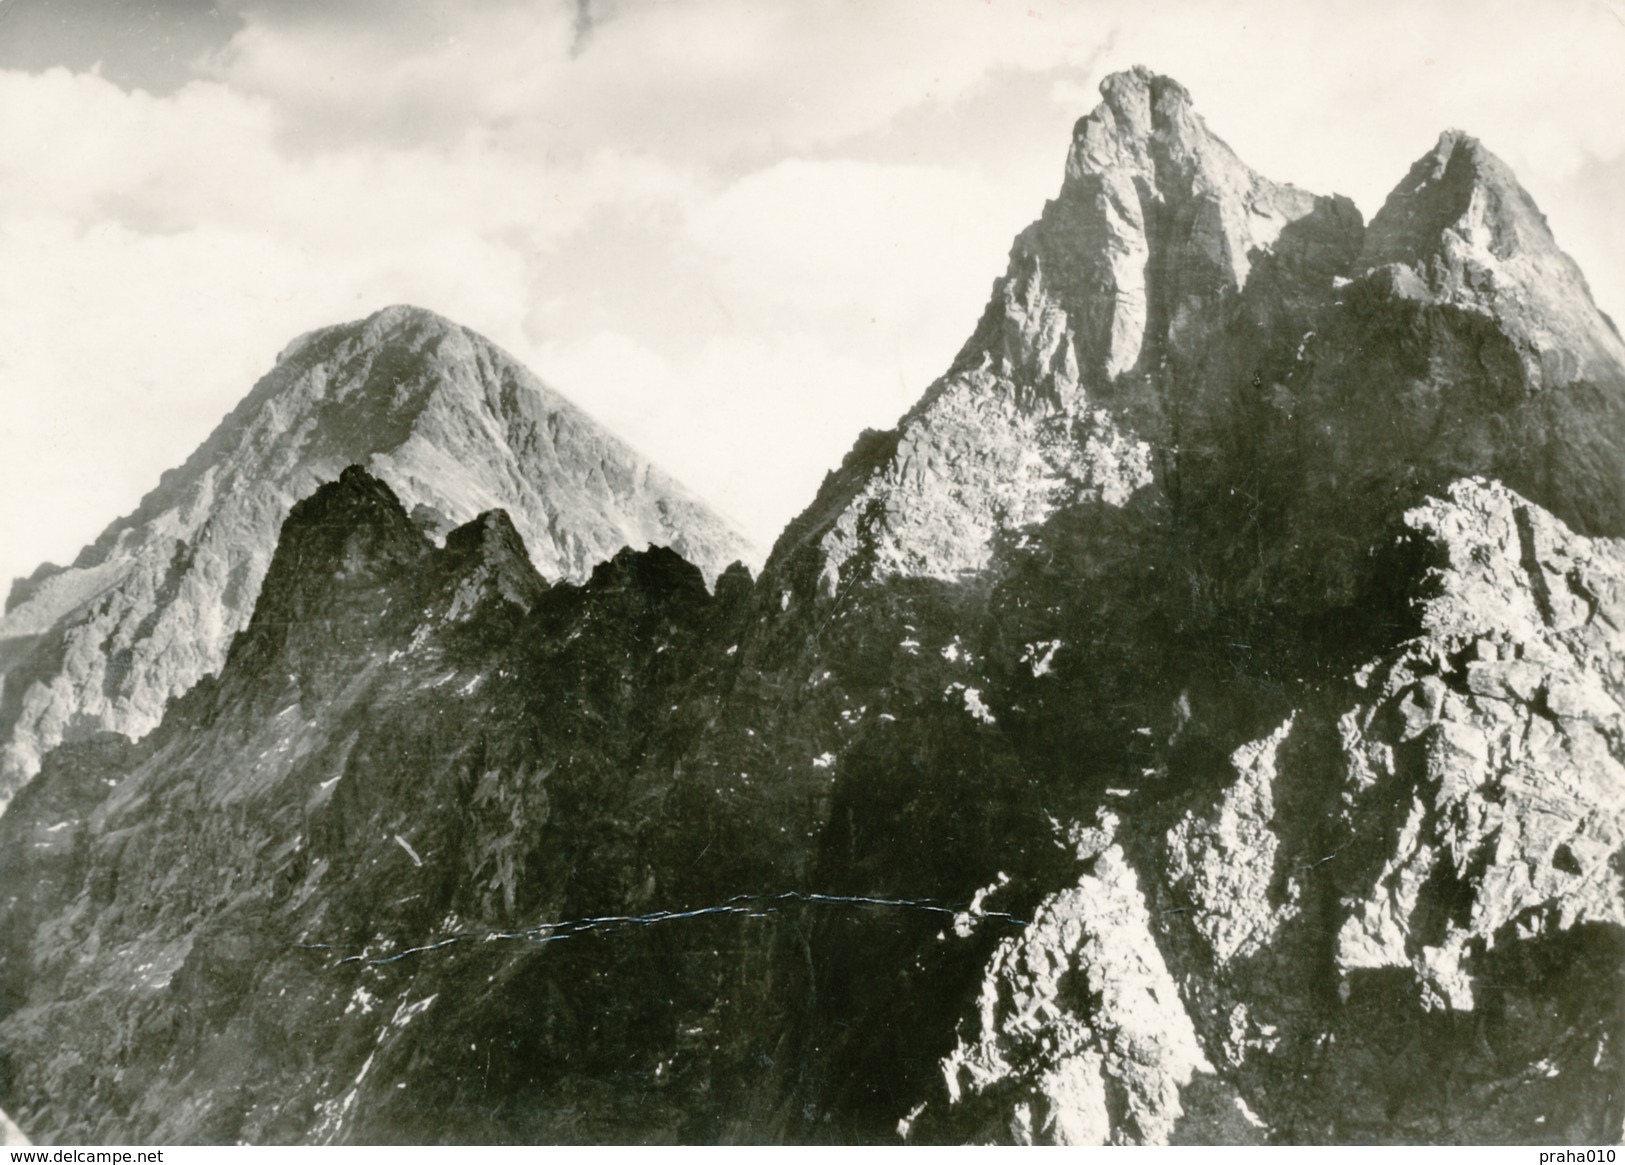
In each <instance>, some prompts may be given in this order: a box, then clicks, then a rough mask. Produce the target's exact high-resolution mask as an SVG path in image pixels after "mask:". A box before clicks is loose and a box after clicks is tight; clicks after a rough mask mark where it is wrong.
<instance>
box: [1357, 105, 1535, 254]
mask: <svg viewBox="0 0 1625 1165" xmlns="http://www.w3.org/2000/svg"><path fill="white" fill-rule="evenodd" d="M1464 245H1465V246H1466V247H1470V248H1473V249H1477V250H1480V251H1483V252H1487V253H1488V254H1489V255H1490V256H1493V257H1494V258H1496V259H1509V258H1511V257H1512V256H1514V255H1516V254H1518V253H1520V252H1523V251H1529V250H1543V249H1547V248H1552V247H1555V246H1556V243H1555V242H1554V241H1553V239H1552V234H1551V230H1550V228H1548V226H1547V225H1546V218H1545V216H1544V215H1542V214H1541V213H1540V211H1539V209H1537V208H1536V206H1535V203H1534V200H1533V199H1531V198H1530V197H1529V195H1528V193H1527V192H1526V191H1525V190H1524V189H1523V187H1522V186H1520V185H1519V184H1518V180H1517V178H1516V177H1515V176H1514V175H1513V173H1512V170H1511V168H1510V167H1508V166H1507V164H1506V163H1505V162H1503V161H1501V159H1500V158H1497V157H1496V156H1495V155H1494V154H1492V153H1491V152H1490V151H1489V150H1488V149H1486V148H1485V147H1484V145H1483V143H1481V142H1480V141H1479V140H1478V139H1477V138H1475V137H1472V136H1470V135H1468V134H1465V133H1463V132H1462V131H1461V130H1456V129H1452V130H1446V131H1445V132H1444V133H1443V134H1441V135H1440V136H1439V141H1438V144H1437V145H1435V146H1434V147H1433V149H1432V150H1430V151H1429V152H1428V153H1426V154H1424V155H1422V157H1421V158H1419V159H1417V161H1416V163H1415V164H1414V165H1413V166H1411V169H1410V172H1409V173H1408V174H1406V175H1405V178H1404V180H1403V181H1401V182H1400V184H1399V185H1398V186H1396V187H1395V188H1394V190H1393V193H1391V194H1389V196H1388V199H1387V201H1386V202H1384V203H1383V206H1382V209H1381V210H1380V211H1378V212H1377V215H1376V217H1375V218H1373V219H1372V220H1371V226H1370V230H1369V231H1368V233H1367V235H1366V249H1365V254H1364V256H1362V259H1363V261H1364V262H1365V263H1366V264H1367V265H1368V266H1371V267H1377V266H1382V265H1384V264H1387V263H1396V262H1397V263H1410V264H1416V263H1418V262H1419V261H1423V260H1426V259H1428V258H1431V257H1433V256H1434V255H1439V254H1441V253H1443V252H1444V251H1446V250H1447V249H1449V248H1450V247H1452V246H1454V247H1455V248H1456V249H1458V250H1460V249H1461V248H1462V247H1463V246H1464Z"/></svg>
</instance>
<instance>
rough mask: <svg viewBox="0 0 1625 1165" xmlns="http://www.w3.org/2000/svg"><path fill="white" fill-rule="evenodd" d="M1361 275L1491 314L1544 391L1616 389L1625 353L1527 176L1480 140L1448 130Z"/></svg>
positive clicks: (1377, 227) (1386, 222)
mask: <svg viewBox="0 0 1625 1165" xmlns="http://www.w3.org/2000/svg"><path fill="white" fill-rule="evenodd" d="M1356 270H1357V271H1360V272H1362V273H1365V274H1370V273H1372V272H1377V271H1385V272H1386V273H1387V275H1386V277H1387V278H1388V279H1389V280H1391V282H1392V286H1393V289H1394V291H1396V292H1397V293H1398V294H1400V295H1403V296H1406V297H1408V298H1411V299H1418V300H1424V301H1428V302H1432V303H1442V304H1453V305H1455V306H1457V307H1462V308H1466V309H1468V310H1470V311H1473V312H1476V313H1479V314H1488V315H1491V316H1493V317H1494V318H1495V319H1496V320H1497V321H1498V322H1499V324H1500V326H1501V327H1502V328H1503V329H1504V330H1505V331H1506V333H1507V334H1508V335H1509V336H1511V337H1512V338H1513V339H1514V340H1515V341H1516V342H1517V343H1518V344H1519V346H1520V347H1521V349H1522V353H1523V355H1522V360H1523V364H1524V371H1525V377H1526V379H1527V380H1528V382H1529V384H1530V385H1531V386H1534V387H1541V386H1545V387H1551V386H1554V385H1561V384H1567V383H1571V382H1573V381H1576V380H1589V381H1595V382H1600V383H1613V382H1615V381H1616V380H1617V379H1618V378H1619V375H1620V369H1621V366H1622V363H1625V346H1622V345H1621V343H1620V338H1619V335H1618V332H1617V331H1616V330H1615V329H1614V326H1613V324H1612V323H1611V322H1610V321H1609V320H1608V318H1607V317H1606V316H1604V315H1603V314H1602V312H1600V311H1599V310H1598V309H1597V305H1596V303H1595V301H1594V300H1593V299H1592V298H1591V289H1590V288H1589V286H1587V284H1586V280H1585V276H1584V275H1582V274H1581V272H1580V269H1579V267H1578V266H1577V265H1576V264H1575V263H1574V261H1573V260H1572V259H1570V258H1569V257H1568V256H1567V255H1566V254H1564V253H1563V251H1562V250H1561V249H1560V248H1559V247H1558V245H1557V241H1556V239H1554V238H1553V237H1552V232H1551V228H1550V226H1549V225H1548V224H1547V222H1546V216H1545V215H1543V214H1542V213H1541V212H1540V209H1539V208H1538V207H1537V206H1536V205H1535V201H1534V199H1532V198H1531V197H1530V196H1529V193H1528V191H1526V190H1525V189H1524V188H1523V186H1522V185H1520V184H1519V182H1518V179H1517V177H1516V176H1515V175H1514V174H1513V172H1512V169H1511V167H1509V166H1508V165H1507V164H1506V163H1505V162H1503V161H1502V160H1501V159H1500V158H1498V157H1496V156H1495V155H1494V154H1493V153H1491V152H1490V150H1489V149H1487V148H1486V147H1485V146H1484V145H1483V144H1482V143H1481V142H1480V141H1479V140H1478V139H1477V138H1475V137H1472V136H1470V135H1468V134H1465V133H1463V132H1462V131H1460V130H1454V129H1452V130H1447V131H1446V132H1445V133H1443V134H1442V135H1440V137H1439V140H1438V143H1437V144H1436V145H1435V146H1434V147H1433V149H1431V150H1429V151H1428V152H1427V153H1426V154H1424V155H1422V157H1421V158H1419V159H1417V161H1416V163H1415V164H1414V165H1412V166H1411V168H1410V172H1409V173H1407V174H1406V175H1405V178H1404V179H1403V180H1402V181H1401V182H1400V183H1399V185H1398V186H1396V187H1395V188H1394V190H1393V193H1391V194H1390V195H1389V196H1388V199H1387V201H1385V202H1384V203H1383V206H1382V209H1381V210H1380V211H1378V212H1377V214H1376V216H1375V217H1374V218H1372V220H1371V225H1370V228H1369V229H1368V230H1367V232H1366V241H1365V249H1364V251H1363V252H1362V254H1361V256H1360V259H1359V262H1358V264H1357V265H1356Z"/></svg>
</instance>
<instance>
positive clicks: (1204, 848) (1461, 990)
mask: <svg viewBox="0 0 1625 1165" xmlns="http://www.w3.org/2000/svg"><path fill="white" fill-rule="evenodd" d="M1102 92H1103V97H1104V99H1105V100H1104V102H1103V104H1102V106H1101V108H1100V109H1098V110H1096V111H1095V112H1094V113H1092V114H1090V115H1089V116H1088V117H1086V118H1085V119H1083V121H1081V122H1080V123H1079V126H1078V130H1077V133H1076V134H1075V138H1074V143H1073V148H1072V152H1071V154H1070V155H1069V161H1068V166H1067V171H1066V176H1065V179H1064V182H1063V186H1062V190H1061V193H1060V195H1059V196H1058V197H1057V199H1055V200H1054V201H1052V202H1051V203H1050V204H1048V206H1047V207H1046V208H1045V211H1044V214H1043V216H1042V217H1041V218H1040V220H1039V221H1038V222H1037V223H1036V224H1034V226H1033V227H1032V228H1029V230H1028V231H1026V232H1023V234H1022V235H1021V236H1020V237H1019V238H1018V239H1017V242H1016V245H1015V248H1014V249H1013V252H1012V260H1011V267H1010V270H1009V272H1007V274H1006V275H1005V277H1004V278H1003V279H1001V280H1000V281H999V282H998V283H997V284H996V285H995V289H994V296H993V301H992V303H991V304H990V306H989V309H988V311H987V313H986V314H985V316H984V318H983V320H982V322H981V324H980V325H979V327H978V329H977V331H976V333H975V335H974V336H973V337H972V339H971V341H970V342H969V343H968V344H967V345H966V347H965V348H964V350H963V351H962V352H961V354H960V356H959V357H958V358H957V359H956V360H955V362H954V364H953V365H952V367H951V368H950V370H949V372H948V373H947V375H946V376H945V377H944V378H943V380H942V381H940V382H939V383H938V384H937V385H935V386H933V387H932V389H931V390H929V391H928V393H927V394H926V396H925V398H924V399H923V400H922V401H921V403H920V404H919V405H918V406H917V407H916V408H915V409H914V410H912V411H911V412H910V413H909V414H908V416H906V417H905V418H903V420H902V421H901V423H900V425H899V427H898V428H897V429H896V430H894V431H893V432H890V433H885V434H866V435H865V436H864V437H863V438H862V439H861V440H860V441H859V442H858V444H857V446H856V447H855V448H854V450H853V452H852V454H851V455H849V457H848V458H847V460H846V462H845V463H844V464H843V466H842V467H840V468H839V469H838V470H837V471H836V472H835V473H833V474H832V475H831V476H830V477H829V479H828V480H826V482H825V485H824V488H823V489H822V490H821V492H820V495H819V497H818V498H817V499H815V501H814V503H813V504H812V506H811V507H809V509H808V510H807V512H806V513H804V514H803V515H802V516H801V517H800V518H799V519H797V521H796V522H794V523H792V524H791V526H790V528H789V529H788V530H787V531H786V532H785V535H784V536H783V537H782V538H781V539H780V541H779V543H778V545H777V546H776V547H775V550H774V552H773V555H772V556H771V557H770V559H769V561H768V563H767V565H766V567H765V568H764V571H763V574H762V576H761V577H760V578H758V579H756V580H752V579H751V578H750V577H749V575H748V574H746V573H745V572H744V571H743V570H732V571H729V572H726V573H725V574H723V575H722V576H721V577H720V578H719V579H718V580H717V583H716V588H715V592H714V593H709V592H707V590H706V588H705V586H704V583H703V582H702V580H701V577H700V575H699V573H698V572H697V571H696V570H694V568H692V567H690V566H688V565H687V564H685V563H684V562H682V560H681V559H680V558H679V557H678V556H677V555H675V554H670V553H666V552H660V551H651V552H649V553H647V554H633V553H630V552H626V553H622V554H620V555H618V556H617V557H615V558H614V559H613V560H611V561H610V562H608V563H606V564H604V565H603V566H601V567H599V568H597V569H595V570H594V572H593V574H592V576H591V578H589V579H588V580H587V581H586V582H585V583H584V584H582V585H579V586H576V585H571V584H555V585H553V586H551V587H549V586H546V585H544V584H543V583H542V582H541V580H540V579H539V578H537V577H535V576H534V574H533V573H531V571H530V569H529V567H528V566H527V565H526V562H525V559H526V557H527V556H526V555H525V553H524V552H523V551H522V550H521V549H520V548H519V547H520V545H521V539H522V535H523V531H515V530H512V529H510V528H509V527H508V525H507V524H506V523H504V522H503V520H502V519H501V518H499V517H497V516H495V515H492V514H488V515H485V516H482V517H480V518H479V519H478V520H476V521H474V522H472V523H470V524H468V525H465V526H464V527H463V528H461V529H459V530H457V531H454V532H452V533H451V534H448V535H447V537H446V539H445V544H444V546H443V547H439V546H436V545H435V544H434V543H433V541H432V540H431V539H429V538H428V537H427V536H426V535H425V534H424V533H423V532H422V531H421V530H419V529H416V528H415V527H414V523H413V522H412V521H411V520H410V518H409V510H408V507H407V505H405V504H403V501H402V500H401V499H400V498H398V497H397V496H396V494H395V493H394V492H393V491H391V490H390V489H389V488H388V487H387V486H385V485H383V484H382V482H380V481H379V480H378V479H377V478H376V477H374V476H373V475H371V474H368V473H366V472H364V471H362V470H359V469H358V470H353V471H350V472H347V473H345V474H344V475H343V477H342V478H341V480H339V481H338V482H337V483H336V484H332V485H329V486H326V487H324V488H323V489H321V490H320V491H318V492H317V493H316V494H315V496H314V497H313V498H312V499H311V500H310V501H308V502H306V503H302V504H301V505H300V506H298V507H295V509H294V510H293V511H292V514H291V516H290V517H289V519H288V521H287V523H286V524H285V526H284V529H283V532H282V536H281V540H280V543H279V547H278V550H277V554H276V561H275V562H274V563H273V564H272V567H271V575H270V576H269V577H268V581H267V582H266V585H265V587H264V590H263V593H262V595H261V597H260V600H259V608H258V609H257V610H256V613H255V617H254V619H253V621H252V622H251V623H250V625H249V627H248V629H247V631H246V632H245V634H244V636H243V637H242V638H241V639H239V640H238V642H237V644H236V645H235V646H234V647H233V649H232V651H231V654H230V657H229V658H228V660H227V662H226V665H225V667H224V669H223V671H222V673H221V675H220V677H219V678H218V679H217V680H209V681H206V682H205V683H203V684H201V685H199V686H198V687H197V688H195V689H194V690H193V691H192V692H191V693H189V694H188V695H187V696H186V697H184V698H183V699H182V700H181V702H180V703H179V704H178V705H177V706H176V707H175V708H174V709H173V710H172V711H171V713H170V714H169V715H168V716H167V717H166V718H165V720H164V723H163V725H162V726H161V727H160V728H159V729H158V730H156V731H155V732H154V733H153V734H152V735H151V736H150V737H148V738H147V739H145V740H143V741H142V742H141V743H140V744H137V745H130V744H128V743H127V742H123V741H120V740H118V739H106V738H104V739H99V740H94V741H85V742H82V743H80V744H76V745H72V746H68V747H64V748H61V749H58V750H57V751H56V752H54V753H52V754H51V756H50V757H49V758H48V760H47V763H46V766H45V768H44V770H43V771H42V774H41V776H40V777H39V778H38V779H37V780H36V781H35V782H33V783H32V784H31V785H30V786H29V787H28V788H27V789H26V790H25V791H24V793H23V794H21V795H20V796H19V798H18V802H17V804H16V806H15V807H14V808H13V810H12V811H11V812H10V813H8V814H7V815H6V817H5V818H4V819H0V863H3V867H4V868H0V885H3V886H6V887H18V888H20V889H18V890H16V891H9V892H8V894H7V897H6V899H5V900H4V902H0V914H3V919H0V1039H3V1041H4V1047H5V1048H6V1050H7V1055H8V1057H9V1058H8V1059H7V1060H6V1061H4V1063H3V1065H0V1066H3V1067H4V1070H5V1073H6V1075H5V1079H4V1081H3V1082H0V1104H4V1105H5V1107H6V1108H7V1109H8V1110H9V1111H12V1112H13V1113H15V1114H17V1115H18V1116H19V1118H20V1119H21V1120H22V1121H23V1123H24V1127H25V1128H27V1129H28V1130H29V1131H30V1132H31V1133H32V1134H34V1135H35V1136H36V1137H37V1138H39V1139H43V1140H47V1141H48V1140H53V1139H55V1140H62V1141H77V1142H84V1141H88V1140H115V1139H117V1140H125V1141H131V1140H174V1141H217V1140H236V1139H246V1140H250V1141H267V1142H271V1141H275V1142H311V1141H316V1142H344V1143H378V1142H386V1141H390V1142H392V1141H434V1142H457V1141H464V1140H481V1141H638V1142H668V1141H674V1140H676V1141H688V1142H696V1141H735V1142H738V1141H751V1142H756V1141H788V1142H800V1143H850V1142H881V1143H884V1142H895V1141H897V1140H908V1141H916V1142H944V1141H982V1142H1017V1143H1026V1142H1051V1143H1069V1144H1078V1143H1103V1142H1107V1143H1146V1142H1197V1143H1232V1142H1233V1143H1249V1142H1275V1143H1347V1142H1360V1143H1365V1142H1415V1141H1434V1142H1527V1143H1533V1142H1538V1143H1551V1142H1553V1141H1560V1142H1564V1143H1580V1142H1586V1143H1595V1142H1598V1141H1609V1142H1611V1141H1614V1140H1617V1139H1618V1138H1619V1137H1620V1135H1621V1132H1622V1129H1621V1122H1622V1120H1625V1110H1622V1106H1621V1104H1620V1101H1619V1099H1618V1098H1619V1096H1620V1095H1621V1094H1620V1091H1619V1089H1618V1080H1619V1079H1620V1075H1621V1069H1622V1067H1625V1065H1622V1064H1621V1062H1620V1058H1619V1057H1620V1040H1621V1023H1622V1020H1625V1004H1622V1001H1625V995H1622V993H1621V983H1620V973H1619V969H1620V967H1621V966H1622V965H1625V959H1622V956H1625V886H1622V873H1625V856H1622V854H1625V838H1622V837H1621V828H1620V823H1621V820H1622V815H1621V809H1622V808H1625V806H1622V805H1621V801H1622V799H1625V768H1622V765H1625V731H1622V730H1625V719H1622V717H1625V643H1622V642H1621V627H1625V610H1622V609H1621V604H1622V603H1625V543H1621V542H1620V541H1618V540H1617V535H1619V534H1621V533H1625V498H1622V496H1621V491H1622V490H1625V452H1622V447H1625V426H1622V425H1621V424H1620V409H1621V407H1622V400H1625V371H1622V367H1625V365H1622V363H1621V361H1620V359H1619V341H1618V337H1617V335H1616V334H1615V333H1614V331H1613V329H1612V325H1611V324H1609V322H1608V321H1607V320H1606V318H1605V317H1603V316H1602V315H1601V313H1599V312H1597V310H1596V309H1595V307H1594V305H1592V304H1591V302H1590V299H1589V295H1588V293H1587V292H1586V291H1585V288H1584V282H1583V280H1582V279H1580V277H1579V274H1578V272H1577V271H1575V270H1574V269H1573V265H1572V264H1571V263H1569V261H1568V260H1567V259H1566V258H1565V257H1563V256H1562V255H1561V253H1560V252H1558V251H1557V250H1556V247H1555V244H1554V243H1553V242H1552V240H1551V238H1550V234H1549V232H1548V231H1547V230H1546V228H1545V224H1544V222H1543V220H1541V219H1540V217H1539V213H1538V211H1536V210H1535V209H1534V208H1533V206H1532V204H1530V203H1529V200H1528V197H1527V195H1526V194H1524V193H1523V192H1522V191H1521V190H1520V189H1518V188H1517V186H1516V183H1515V181H1513V179H1512V177H1511V175H1510V174H1509V173H1508V172H1507V171H1506V169H1505V167H1504V166H1502V165H1501V164H1500V163H1498V162H1496V161H1495V160H1494V159H1493V157H1492V156H1491V155H1489V154H1488V152H1487V151H1485V150H1484V149H1483V148H1482V147H1481V146H1479V145H1477V144H1476V143H1472V142H1471V141H1470V139H1466V138H1464V137H1462V136H1460V135H1456V134H1447V135H1446V136H1445V138H1444V139H1441V142H1440V145H1439V146H1438V147H1437V148H1436V149H1435V150H1434V151H1432V152H1430V154H1428V155H1427V156H1426V157H1424V159H1422V161H1421V162H1419V163H1418V165H1417V167H1415V168H1413V171H1412V173H1411V175H1410V176H1408V177H1407V178H1406V179H1405V181H1404V182H1402V184H1401V186H1400V187H1399V188H1398V189H1397V190H1396V192H1395V194H1394V196H1393V197H1391V198H1390V200H1389V202H1388V204H1387V205H1386V206H1385V207H1384V209H1383V211H1382V212H1380V213H1379V214H1378V215H1377V216H1376V217H1375V218H1374V219H1373V221H1372V223H1371V224H1370V225H1369V227H1368V226H1367V225H1366V224H1364V223H1362V222H1361V220H1360V217H1359V215H1358V213H1357V212H1356V211H1355V210H1354V208H1353V207H1352V205H1351V204H1349V203H1348V202H1347V201H1346V200H1342V199H1336V198H1324V197H1319V196H1312V195H1309V194H1306V193H1303V192H1301V191H1296V190H1294V189H1292V188H1290V187H1283V186H1279V185H1276V184H1274V183H1270V182H1268V181H1267V180H1265V179H1263V178H1260V177H1258V176H1257V175H1254V174H1252V173H1251V171H1249V170H1247V168H1246V167H1245V166H1244V165H1242V163H1240V162H1239V161H1238V160H1237V159H1236V158H1235V156H1234V154H1233V153H1232V152H1231V151H1230V150H1229V149H1228V148H1227V147H1225V146H1223V144H1222V143H1220V142H1218V141H1217V139H1215V138H1213V137H1212V136H1211V135H1210V134H1209V133H1208V132H1207V131H1206V129H1205V127H1204V126H1203V125H1202V124H1201V121H1200V119H1199V118H1197V117H1196V115H1195V114H1194V112H1193V111H1192V108H1191V102H1190V98H1189V95H1188V94H1186V93H1185V91H1184V90H1183V89H1182V88H1180V87H1179V86H1177V85H1176V84H1174V83H1173V82H1170V81H1168V80H1167V79H1165V78H1160V77H1157V76H1155V75H1153V74H1151V73H1149V72H1147V71H1145V70H1133V71H1130V72H1128V73H1125V74H1118V75H1115V76H1114V77H1112V78H1109V79H1108V80H1107V82H1106V83H1105V84H1104V85H1103V88H1102ZM334 515H342V518H341V519H335V518H334V517H333V516H334ZM109 1049H112V1050H109ZM465 1049H466V1050H465ZM630 1095H636V1096H638V1097H639V1098H640V1099H639V1102H638V1104H637V1105H636V1106H630V1107H629V1106H628V1105H627V1103H626V1098H627V1097H628V1096H630Z"/></svg>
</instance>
